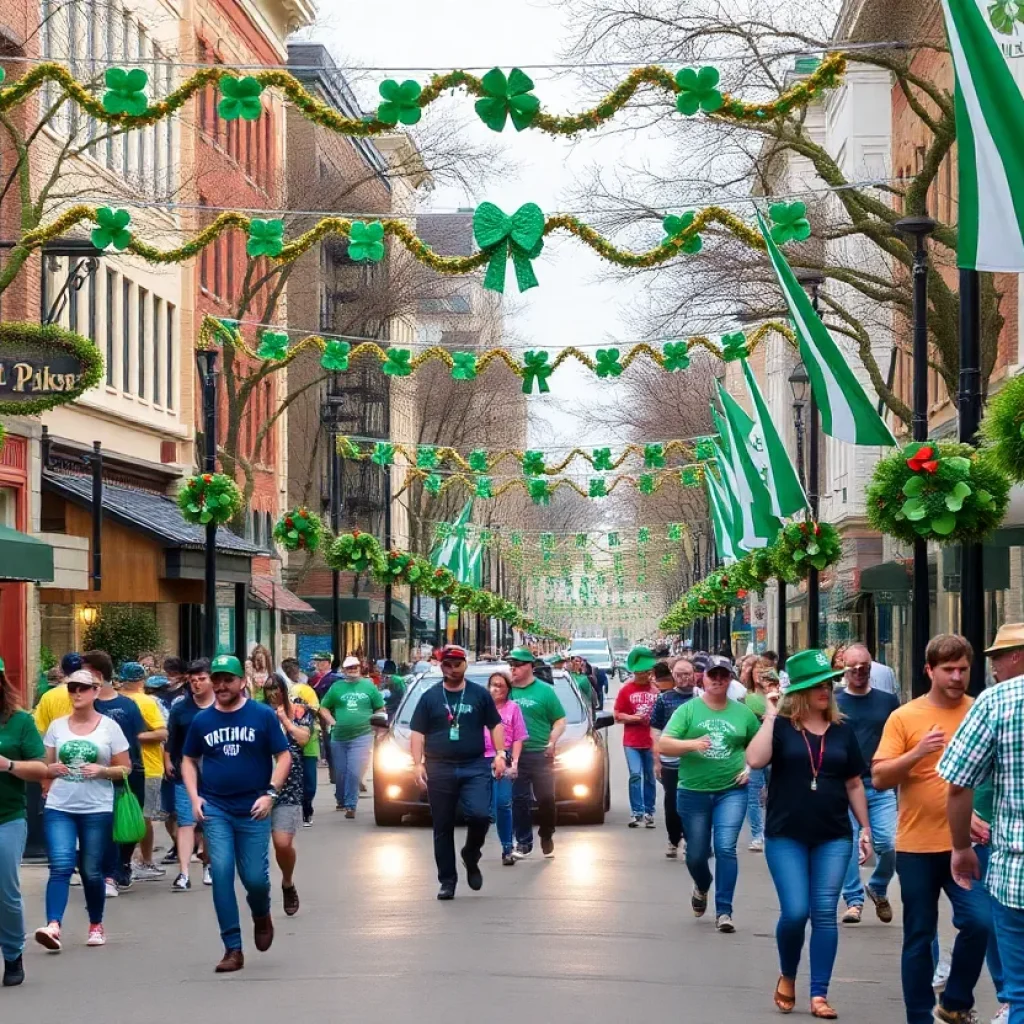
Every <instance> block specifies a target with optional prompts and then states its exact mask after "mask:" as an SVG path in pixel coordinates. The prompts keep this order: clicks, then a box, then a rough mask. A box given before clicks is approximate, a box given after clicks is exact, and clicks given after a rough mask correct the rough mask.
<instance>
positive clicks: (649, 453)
mask: <svg viewBox="0 0 1024 1024" xmlns="http://www.w3.org/2000/svg"><path fill="white" fill-rule="evenodd" d="M664 465H665V446H664V445H662V444H646V445H644V468H645V469H661V467H662V466H664Z"/></svg>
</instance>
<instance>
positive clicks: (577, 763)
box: [555, 740, 597, 772]
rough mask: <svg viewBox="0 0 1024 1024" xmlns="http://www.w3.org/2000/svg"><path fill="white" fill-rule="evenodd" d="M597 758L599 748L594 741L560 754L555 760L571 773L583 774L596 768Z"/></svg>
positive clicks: (588, 741)
mask: <svg viewBox="0 0 1024 1024" xmlns="http://www.w3.org/2000/svg"><path fill="white" fill-rule="evenodd" d="M596 757H597V747H596V746H595V745H594V742H593V740H585V741H584V742H582V743H577V744H576V745H575V746H572V747H570V748H569V749H568V750H566V751H564V752H563V753H561V754H559V755H558V756H557V757H556V758H555V760H556V761H557V762H558V763H559V764H560V765H561V766H562V767H563V768H566V769H568V770H569V771H572V772H582V771H586V770H587V769H588V768H592V767H593V766H594V760H595V758H596Z"/></svg>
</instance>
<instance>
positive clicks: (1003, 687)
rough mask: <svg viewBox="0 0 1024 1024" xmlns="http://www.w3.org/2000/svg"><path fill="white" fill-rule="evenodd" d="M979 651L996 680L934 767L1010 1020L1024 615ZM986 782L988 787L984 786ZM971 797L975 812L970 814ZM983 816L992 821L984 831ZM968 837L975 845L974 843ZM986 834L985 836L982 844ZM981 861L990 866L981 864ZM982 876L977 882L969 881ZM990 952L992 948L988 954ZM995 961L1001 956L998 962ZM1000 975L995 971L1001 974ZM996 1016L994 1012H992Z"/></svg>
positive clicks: (1019, 835) (1018, 875)
mask: <svg viewBox="0 0 1024 1024" xmlns="http://www.w3.org/2000/svg"><path fill="white" fill-rule="evenodd" d="M985 653H986V654H987V655H988V656H989V659H990V661H991V663H992V677H993V679H994V680H995V684H996V685H993V686H991V687H990V688H989V689H987V690H986V691H985V692H984V693H983V694H982V695H981V696H980V697H979V698H978V699H977V701H975V703H974V706H973V707H972V708H971V710H970V712H969V713H968V715H967V717H966V718H965V719H964V721H963V723H962V724H961V725H960V728H959V729H958V730H957V732H956V734H955V735H954V736H953V739H952V741H951V742H950V744H949V747H948V748H947V749H946V752H945V754H943V756H942V760H941V761H940V762H939V769H938V770H939V774H940V775H941V776H942V777H943V778H944V779H945V780H946V781H947V782H949V783H950V790H949V803H948V808H947V814H948V817H949V825H950V831H951V833H952V838H953V855H952V861H951V872H952V875H953V880H954V881H955V882H956V883H957V885H959V886H960V887H961V888H962V889H965V890H968V891H970V892H975V891H977V890H980V889H982V888H984V889H986V890H987V891H988V894H989V897H990V909H991V913H992V924H993V931H994V935H995V944H994V945H995V949H994V950H993V948H992V947H990V949H989V953H990V957H989V966H990V967H991V968H993V980H995V982H996V990H997V994H998V996H999V999H1000V1001H1005V1002H1006V1003H1008V1004H1009V1016H1008V1018H1006V1019H1007V1020H1008V1021H1009V1024H1021V1022H1024V740H1022V735H1024V734H1022V732H1021V721H1022V719H1024V623H1015V624H1013V625H1005V626H1002V627H1000V629H999V632H998V633H997V634H996V639H995V643H993V644H992V646H991V647H989V648H988V650H986V651H985ZM989 783H991V793H990V794H989V795H988V797H987V798H986V797H984V796H983V790H984V789H986V788H987V787H988V784H989ZM972 802H973V812H974V816H973V820H972ZM985 819H988V824H989V826H990V828H989V830H988V834H987V836H986V829H985V828H984V825H985ZM972 839H973V840H974V841H976V842H978V844H979V845H977V846H974V845H972ZM986 839H987V844H986ZM985 861H987V862H988V865H987V866H988V870H987V871H986V870H985ZM975 881H980V882H982V883H983V886H982V885H975V884H973V883H974V882H975ZM992 952H997V957H996V960H995V961H994V962H993V959H992V957H991V953H992ZM1000 961H1001V963H1000ZM998 975H1001V977H999V976H998ZM996 1019H997V1020H999V1019H1000V1018H996Z"/></svg>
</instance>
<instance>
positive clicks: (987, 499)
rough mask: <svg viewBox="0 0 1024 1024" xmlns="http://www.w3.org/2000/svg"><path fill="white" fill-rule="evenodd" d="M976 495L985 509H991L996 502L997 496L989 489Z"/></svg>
mask: <svg viewBox="0 0 1024 1024" xmlns="http://www.w3.org/2000/svg"><path fill="white" fill-rule="evenodd" d="M975 497H976V498H977V499H978V505H980V506H981V508H983V509H990V508H992V506H993V505H994V504H995V498H994V497H993V496H992V494H990V493H989V492H988V491H978V493H977V494H976V495H975Z"/></svg>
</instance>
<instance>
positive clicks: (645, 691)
mask: <svg viewBox="0 0 1024 1024" xmlns="http://www.w3.org/2000/svg"><path fill="white" fill-rule="evenodd" d="M656 663H657V659H656V658H655V657H654V652H653V651H651V649H650V648H649V647H634V648H633V649H632V650H631V651H630V652H629V655H628V656H627V657H626V671H627V672H630V673H632V676H633V678H632V679H631V680H630V681H629V682H628V683H626V685H625V686H623V687H622V689H621V690H619V695H618V696H617V697H616V698H615V707H614V709H613V714H614V716H615V721H616V722H622V724H623V726H624V728H623V730H622V749H623V751H624V752H625V754H626V765H627V767H628V768H629V811H630V819H629V822H628V826H629V828H639V827H640V824H641V822H643V824H644V825H646V826H647V828H655V827H656V826H655V824H654V804H655V802H656V800H657V789H656V788H655V782H654V750H653V741H652V740H651V711H652V710H653V708H654V702H655V701H656V700H657V699H658V691H657V689H656V688H655V686H654V684H653V683H652V682H651V670H652V669H653V668H654V666H655V664H656Z"/></svg>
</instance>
